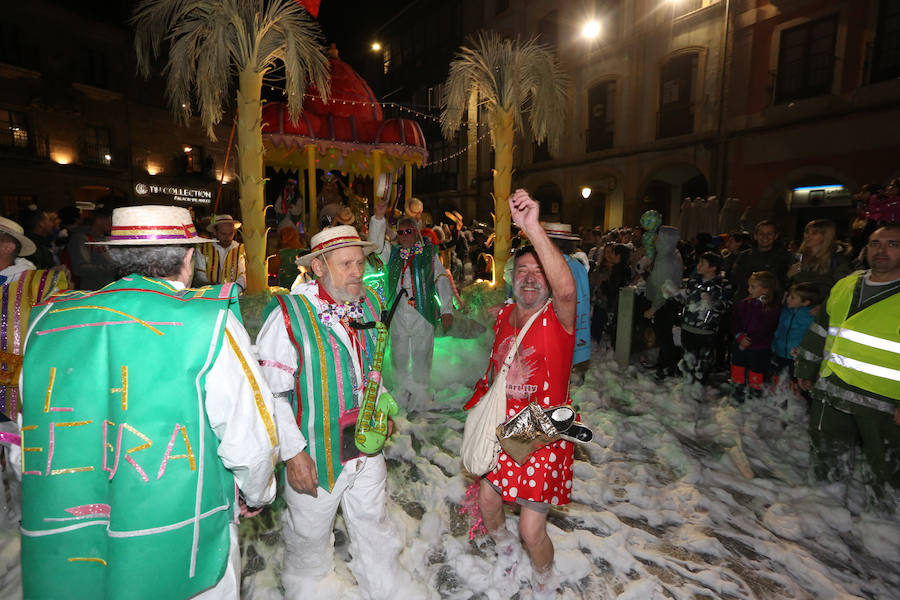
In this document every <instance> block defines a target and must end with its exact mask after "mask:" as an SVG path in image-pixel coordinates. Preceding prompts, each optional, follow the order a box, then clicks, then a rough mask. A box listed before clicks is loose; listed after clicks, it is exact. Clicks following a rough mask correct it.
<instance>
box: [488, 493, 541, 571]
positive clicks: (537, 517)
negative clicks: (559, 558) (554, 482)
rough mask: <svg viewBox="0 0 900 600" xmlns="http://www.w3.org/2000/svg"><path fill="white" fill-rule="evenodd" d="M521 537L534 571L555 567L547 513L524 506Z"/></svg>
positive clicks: (521, 519) (520, 523)
mask: <svg viewBox="0 0 900 600" xmlns="http://www.w3.org/2000/svg"><path fill="white" fill-rule="evenodd" d="M486 522H487V521H485V523H486ZM519 535H520V536H521V537H522V545H523V546H524V547H525V550H526V551H527V552H528V556H530V557H531V564H532V566H533V567H534V570H535V571H538V572H541V573H543V572H545V571H548V570H549V569H550V568H551V567H552V566H553V542H552V541H551V540H550V536H548V535H547V513H542V512H538V511H536V510H531V509H530V508H527V507H525V506H523V507H522V510H521V512H520V514H519Z"/></svg>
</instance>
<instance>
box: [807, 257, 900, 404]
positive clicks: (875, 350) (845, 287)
mask: <svg viewBox="0 0 900 600" xmlns="http://www.w3.org/2000/svg"><path fill="white" fill-rule="evenodd" d="M862 276H863V273H862V272H858V273H854V274H853V275H850V276H848V277H845V278H844V279H841V280H840V281H839V282H837V283H836V284H835V286H834V288H832V291H831V295H830V296H829V298H828V303H827V310H828V314H829V317H830V321H831V323H833V324H836V325H837V326H830V327H829V328H828V332H827V334H828V335H827V337H826V338H825V348H824V352H823V356H824V359H823V361H822V365H821V368H820V370H819V376H820V377H828V376H829V375H831V374H834V375H836V376H837V377H838V378H839V379H840V380H841V381H843V382H844V383H847V384H849V385H852V386H854V387H857V388H860V389H862V390H865V391H866V392H870V393H873V394H877V395H880V396H884V397H887V398H897V399H900V381H898V380H900V370H898V369H897V368H895V367H897V366H900V330H898V319H897V315H898V314H900V294H898V293H895V294H892V295H890V296H887V297H885V298H884V299H882V300H879V301H878V302H875V303H874V304H871V305H869V306H868V307H866V308H864V309H862V310H860V311H858V312H855V313H853V314H852V315H850V307H851V303H852V302H853V297H854V293H855V290H856V288H857V285H858V282H859V278H860V277H862ZM848 315H849V316H848Z"/></svg>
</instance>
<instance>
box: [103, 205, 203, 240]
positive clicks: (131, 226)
mask: <svg viewBox="0 0 900 600" xmlns="http://www.w3.org/2000/svg"><path fill="white" fill-rule="evenodd" d="M209 241H210V240H208V239H207V238H202V237H200V236H198V235H197V229H196V228H195V227H194V222H193V220H191V213H189V212H188V210H187V209H186V208H180V207H177V206H157V205H145V206H125V207H123V208H117V209H115V210H114V211H113V214H112V231H111V232H110V235H109V239H107V240H106V241H103V242H86V243H88V244H92V245H103V246H162V245H173V244H204V243H207V242H209Z"/></svg>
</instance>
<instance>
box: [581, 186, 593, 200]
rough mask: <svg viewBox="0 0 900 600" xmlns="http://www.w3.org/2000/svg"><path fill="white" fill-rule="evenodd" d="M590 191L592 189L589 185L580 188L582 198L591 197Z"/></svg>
mask: <svg viewBox="0 0 900 600" xmlns="http://www.w3.org/2000/svg"><path fill="white" fill-rule="evenodd" d="M591 191H592V190H591V188H589V187H583V188H581V197H582V198H584V199H585V200H587V199H588V198H590V197H591Z"/></svg>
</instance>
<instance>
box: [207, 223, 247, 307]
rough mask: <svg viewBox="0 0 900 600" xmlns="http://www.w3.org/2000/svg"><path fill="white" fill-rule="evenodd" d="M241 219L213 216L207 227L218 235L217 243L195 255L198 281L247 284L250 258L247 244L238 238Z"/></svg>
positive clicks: (242, 286) (244, 285) (211, 243)
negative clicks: (245, 245)
mask: <svg viewBox="0 0 900 600" xmlns="http://www.w3.org/2000/svg"><path fill="white" fill-rule="evenodd" d="M240 227H241V222H240V221H235V220H234V218H232V216H231V215H213V216H212V218H211V219H210V221H209V225H207V227H206V230H207V231H209V232H210V233H212V234H214V235H215V236H216V240H215V241H214V242H210V243H209V244H203V245H202V246H200V252H198V253H196V254H195V255H194V284H195V285H207V284H217V283H236V284H238V285H239V286H241V290H243V289H244V288H246V287H247V259H246V256H245V254H244V245H243V244H240V243H238V242H237V241H236V240H235V239H234V237H235V235H236V234H237V230H238V229H240Z"/></svg>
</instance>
